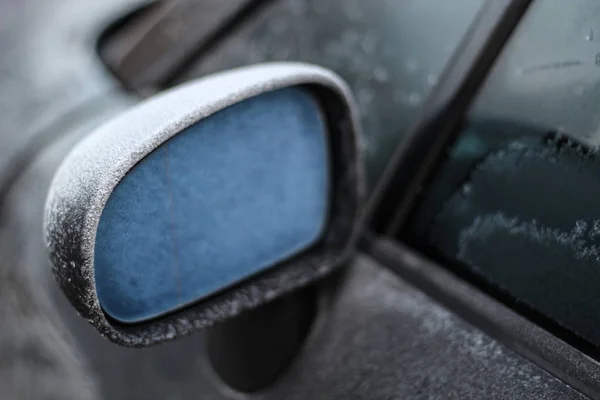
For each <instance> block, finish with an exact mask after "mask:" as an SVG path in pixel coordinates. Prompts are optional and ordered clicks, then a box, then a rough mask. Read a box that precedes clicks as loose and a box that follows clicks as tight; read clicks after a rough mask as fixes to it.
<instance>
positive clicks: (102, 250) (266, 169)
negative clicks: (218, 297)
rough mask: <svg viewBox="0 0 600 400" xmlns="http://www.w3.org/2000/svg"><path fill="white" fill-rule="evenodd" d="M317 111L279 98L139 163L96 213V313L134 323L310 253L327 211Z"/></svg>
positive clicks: (219, 117)
mask: <svg viewBox="0 0 600 400" xmlns="http://www.w3.org/2000/svg"><path fill="white" fill-rule="evenodd" d="M329 180H330V166H329V149H328V138H327V131H326V123H325V119H324V116H323V114H322V113H321V109H320V106H319V103H318V101H317V100H316V99H315V98H314V97H313V96H312V95H311V94H310V93H309V92H308V91H307V90H305V89H302V88H286V89H281V90H277V91H274V92H270V93H266V94H262V95H259V96H257V97H254V98H251V99H248V100H244V101H242V102H240V103H237V104H235V105H233V106H230V107H228V108H226V109H224V110H222V111H219V112H217V113H215V114H213V115H212V116H210V117H208V118H205V119H203V120H201V121H199V122H197V123H196V124H194V125H192V126H190V127H189V128H187V129H185V130H183V131H182V132H180V133H179V134H177V135H175V136H174V137H172V138H171V139H170V140H168V141H167V142H165V143H164V144H162V145H161V146H159V147H158V148H157V149H156V150H155V151H153V152H152V153H150V154H149V155H148V156H146V157H145V158H144V159H142V160H141V161H140V162H139V163H138V164H137V165H136V166H135V167H134V168H132V169H131V170H130V171H129V172H128V173H127V174H126V176H125V177H124V178H123V179H122V180H121V182H120V183H119V184H118V185H117V186H116V188H115V190H114V191H113V193H112V194H111V196H110V198H109V199H108V202H107V204H106V206H105V208H104V210H103V213H102V216H101V219H100V222H99V226H98V230H97V235H96V243H95V250H94V272H95V282H96V289H97V293H98V299H99V301H100V305H101V306H102V308H103V309H104V311H105V312H106V313H107V314H108V315H109V316H110V317H112V318H114V319H116V320H118V321H120V322H124V323H136V322H141V321H145V320H148V319H151V318H155V317H158V316H160V315H163V314H165V313H168V312H171V311H174V310H176V309H178V308H181V307H183V306H185V305H188V304H190V303H193V302H195V301H198V300H200V299H202V298H206V297H207V296H210V295H213V294H215V293H217V292H219V291H221V290H223V289H225V288H227V287H230V286H231V285H233V284H236V283H238V282H240V281H242V280H244V279H246V278H248V277H250V276H252V275H254V274H257V273H259V272H262V271H264V270H266V269H268V268H269V267H272V266H274V265H275V264H276V263H278V262H280V261H283V260H284V259H287V258H289V257H291V256H293V255H295V254H298V253H299V252H301V251H303V250H305V249H307V248H308V247H309V246H311V245H313V244H315V243H316V242H317V241H318V239H319V238H320V236H321V234H322V232H323V231H324V229H325V225H326V220H327V211H328V204H329Z"/></svg>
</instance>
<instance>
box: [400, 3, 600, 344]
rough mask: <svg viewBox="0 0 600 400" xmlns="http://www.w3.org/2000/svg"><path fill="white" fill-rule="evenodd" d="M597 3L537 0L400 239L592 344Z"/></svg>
mask: <svg viewBox="0 0 600 400" xmlns="http://www.w3.org/2000/svg"><path fill="white" fill-rule="evenodd" d="M599 100H600V3H598V2H596V1H591V0H574V1H569V2H566V1H562V0H537V1H534V2H533V4H532V6H531V7H530V9H529V10H528V12H527V14H526V16H525V18H524V20H523V21H522V22H521V24H520V25H519V27H518V28H517V30H516V32H515V33H514V35H513V37H512V38H511V39H510V41H509V43H508V44H507V46H506V47H505V49H504V50H503V52H502V54H501V56H500V58H499V60H498V62H497V64H496V65H495V67H494V68H493V70H492V72H491V74H490V76H489V77H488V79H487V81H486V83H485V84H484V87H483V88H482V90H481V91H480V93H479V94H478V96H477V98H476V100H475V102H474V104H473V105H472V108H471V110H470V111H469V113H468V115H467V117H466V120H465V121H464V125H463V128H462V130H461V133H460V136H459V138H458V140H457V141H456V142H455V143H454V145H453V147H452V148H451V149H450V150H449V152H448V157H447V160H446V161H445V162H444V164H443V166H442V167H441V169H440V171H439V173H438V174H437V176H436V177H435V178H434V179H433V181H432V183H431V186H430V187H429V189H428V191H427V194H426V195H425V196H424V198H423V200H422V201H421V202H420V206H419V209H418V211H417V213H416V214H415V215H416V216H415V217H414V218H413V219H412V220H411V223H410V228H409V229H408V231H407V232H408V233H407V235H408V238H409V239H408V240H410V241H412V242H413V243H417V244H418V245H420V246H421V247H423V248H426V249H427V251H429V252H431V253H432V254H436V255H437V257H439V258H440V259H443V260H444V261H445V262H447V263H449V264H452V265H454V266H455V267H456V269H457V270H458V271H460V272H463V273H466V274H467V275H469V276H473V277H477V279H480V280H481V281H482V282H483V283H484V284H485V285H487V286H488V287H490V288H491V290H493V291H494V292H496V293H498V294H499V296H501V297H503V298H507V299H510V301H511V302H513V304H518V305H519V307H521V308H522V309H524V310H526V312H527V313H531V315H539V317H540V318H541V319H544V320H545V321H547V323H549V324H551V325H552V326H554V327H555V328H556V329H558V330H559V331H561V332H562V331H565V332H566V331H569V332H572V333H575V336H577V337H579V338H583V339H584V341H585V342H586V343H587V342H589V343H592V344H599V343H600V317H598V310H600V296H599V295H598V293H599V288H600V211H599V210H600V207H599V206H598V205H599V204H600V153H599V148H598V146H599V145H600V101H599Z"/></svg>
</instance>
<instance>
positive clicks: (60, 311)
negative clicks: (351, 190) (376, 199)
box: [0, 0, 600, 400]
mask: <svg viewBox="0 0 600 400" xmlns="http://www.w3.org/2000/svg"><path fill="white" fill-rule="evenodd" d="M203 2H204V0H198V1H196V3H197V4H198V7H202V4H203ZM225 3H226V2H218V1H217V2H215V1H208V0H207V1H206V5H205V6H206V7H207V9H209V7H212V8H210V9H211V10H212V11H215V10H216V9H217V8H219V7H227V5H225ZM482 4H483V1H480V0H460V1H459V0H455V1H452V2H448V1H442V0H424V1H419V2H416V1H400V0H397V1H386V0H375V1H366V0H365V1H360V0H348V1H335V0H275V1H267V2H261V5H260V7H255V8H253V9H251V10H250V12H247V13H245V14H243V18H242V17H238V18H235V19H234V20H233V22H232V20H228V21H227V24H225V21H224V22H223V23H222V24H218V23H216V24H214V26H215V29H217V28H219V27H222V26H225V27H226V28H227V29H225V30H222V31H220V32H219V35H218V37H217V39H215V40H212V41H211V42H210V43H209V45H206V46H205V47H203V48H202V49H201V51H200V50H197V51H195V53H194V56H193V57H192V58H191V59H189V60H187V61H186V63H184V64H182V65H183V67H182V68H180V69H178V70H177V71H176V73H175V74H174V75H173V76H171V77H170V78H169V80H168V82H166V83H165V82H163V81H160V80H157V81H156V84H155V85H148V86H147V87H142V89H147V90H148V91H147V92H146V93H143V92H144V90H137V93H136V92H132V91H130V90H129V91H128V90H125V88H124V83H123V82H122V81H119V80H118V79H117V78H116V77H115V71H110V70H109V68H108V67H107V66H106V63H105V62H104V61H103V60H102V58H101V57H100V53H102V51H100V52H99V51H98V42H99V40H100V38H102V37H103V35H105V32H107V29H108V28H109V27H110V26H112V25H114V24H115V23H117V21H119V20H120V19H121V18H123V17H125V16H126V15H128V14H129V13H130V12H133V11H135V10H137V9H139V8H140V7H142V6H145V5H146V2H145V1H138V0H127V1H122V0H105V1H81V0H53V1H48V0H23V1H19V2H15V1H12V0H2V1H1V2H0V50H1V52H2V54H3V56H2V57H1V58H0V93H1V97H0V171H1V173H0V189H1V190H2V192H1V195H2V198H1V201H2V203H1V206H2V208H1V209H0V213H1V214H0V216H1V218H2V223H1V225H0V260H2V261H1V263H0V320H1V321H2V322H1V323H0V392H1V393H3V394H2V396H1V397H2V398H6V399H11V398H15V399H27V398H31V399H37V398H40V399H41V398H44V399H104V398H106V399H115V400H116V399H153V398H157V399H191V398H197V399H240V398H244V399H245V398H248V399H254V398H256V399H282V398H284V399H309V398H318V399H464V398H486V399H506V398H509V399H551V398H552V399H553V398H560V399H583V398H588V397H590V396H594V395H597V394H599V393H600V384H599V383H598V382H600V364H598V362H597V361H595V360H594V359H593V358H590V357H589V356H588V355H586V354H584V353H583V352H581V351H580V350H578V349H576V348H574V347H572V346H571V345H570V344H567V343H566V342H564V341H563V340H562V339H558V338H557V337H556V336H554V334H553V333H551V332H548V331H546V330H545V329H543V328H541V327H539V326H537V325H535V324H533V323H532V322H530V321H529V320H528V319H526V318H525V317H523V316H521V315H520V314H517V312H515V311H513V310H512V309H510V308H508V307H507V306H505V305H504V304H502V303H501V302H499V301H498V300H496V299H494V298H492V297H491V296H489V295H488V294H487V293H486V292H484V291H482V290H480V289H479V288H477V287H476V286H475V285H473V284H472V283H469V282H467V281H465V280H463V279H462V278H459V277H457V276H455V275H453V274H452V273H451V272H448V271H447V270H446V269H445V268H443V267H441V266H439V265H438V264H436V263H434V262H432V261H430V260H428V259H427V258H424V257H422V256H421V255H419V254H417V253H416V252H414V251H412V249H411V248H409V247H407V246H405V245H402V244H400V243H396V242H395V241H393V240H389V239H386V238H381V239H379V240H378V241H377V242H376V243H375V244H374V245H373V246H372V251H371V252H370V253H367V252H362V251H360V252H358V254H356V256H355V258H354V260H353V261H352V262H351V263H350V265H348V266H347V267H346V268H344V271H343V272H342V273H339V274H336V275H334V276H332V277H331V278H329V279H327V280H325V281H324V282H322V283H320V284H319V285H318V286H317V287H313V288H310V289H307V292H302V293H299V294H295V295H294V296H296V297H297V298H292V300H290V301H289V304H288V303H285V302H284V303H280V307H281V308H280V309H278V310H275V311H273V310H270V314H269V315H271V316H273V315H277V318H275V320H276V321H275V322H273V321H270V322H262V324H264V325H260V324H259V323H258V322H256V320H251V321H250V323H245V321H241V322H240V325H239V326H242V327H244V326H245V327H248V326H252V324H259V325H258V326H259V327H261V329H262V330H263V331H265V332H266V331H268V330H269V329H281V330H282V331H285V329H292V328H293V324H294V322H293V321H295V320H294V318H293V317H294V316H296V313H297V315H300V316H302V315H304V311H302V310H301V309H302V307H304V306H303V305H302V304H305V303H304V302H305V301H306V300H305V298H306V297H310V300H309V301H310V302H312V303H311V306H310V307H313V306H314V308H315V310H316V311H314V320H313V321H312V323H311V324H310V326H309V328H308V330H307V332H303V333H302V334H300V335H299V336H301V339H302V340H300V339H297V340H295V342H294V343H296V342H297V343H296V344H295V347H294V352H293V353H291V354H288V355H285V356H284V357H282V358H283V361H282V360H279V361H274V363H275V364H276V365H278V366H282V365H283V366H284V367H281V368H278V369H277V370H276V371H275V372H273V373H268V374H267V375H268V376H267V377H266V378H265V376H260V375H261V374H258V376H260V377H257V378H256V379H257V380H261V379H262V380H264V381H265V382H264V384H262V385H260V387H256V388H253V390H252V393H243V391H242V390H241V389H240V388H239V387H238V388H236V387H235V386H236V385H232V384H230V383H231V382H229V381H228V379H227V374H228V373H227V372H224V375H221V374H219V373H218V370H219V368H218V367H219V365H218V364H219V362H221V363H222V364H228V363H229V364H231V362H234V363H235V361H236V358H235V357H236V355H235V354H230V353H231V352H233V353H235V351H230V352H227V351H223V352H222V353H218V354H217V355H215V354H212V355H211V352H213V353H214V350H211V349H214V348H220V349H223V348H229V349H233V350H235V349H238V350H239V349H242V350H244V349H246V350H247V348H246V347H244V346H241V345H240V346H239V348H238V347H236V346H237V345H238V342H239V341H240V340H241V338H243V337H244V335H242V336H241V337H240V336H239V335H237V336H236V335H231V329H229V330H228V327H227V326H225V327H216V328H215V330H214V331H213V332H208V333H206V334H196V335H191V336H189V337H187V338H184V339H181V340H178V341H176V342H174V343H171V344H168V345H162V346H157V347H151V348H144V349H129V348H122V347H119V346H117V345H115V344H112V343H110V342H108V341H106V340H105V339H103V338H102V337H100V335H98V334H97V333H96V332H95V331H94V330H93V328H92V327H91V326H89V325H88V324H87V323H86V322H85V321H84V320H83V319H80V318H79V317H78V316H77V315H76V313H75V311H74V310H73V309H72V308H71V307H70V305H69V304H68V303H67V301H66V299H65V298H64V297H63V295H62V293H60V291H59V289H58V287H57V285H56V284H55V282H54V281H53V279H52V277H51V274H50V268H49V265H48V258H47V253H46V249H45V247H44V243H43V237H42V219H43V208H44V202H45V197H46V193H47V190H48V186H49V185H50V181H51V179H52V177H53V174H54V172H55V170H56V169H57V167H58V165H59V164H60V162H61V161H62V159H63V158H64V157H65V155H66V154H67V153H68V151H69V150H70V149H71V148H72V146H73V145H74V144H75V143H76V142H77V141H78V140H79V139H80V138H82V137H83V136H85V135H86V134H87V133H88V132H89V131H90V130H91V129H92V128H93V127H95V126H96V125H98V124H99V123H100V122H102V121H104V120H107V119H109V118H111V117H113V116H114V115H116V114H117V113H119V111H121V110H123V109H125V108H126V107H129V106H130V105H133V104H135V103H136V102H138V101H139V100H140V98H142V94H140V93H143V94H147V93H149V92H150V91H156V90H160V89H163V88H165V87H167V86H170V85H172V84H175V83H177V82H182V81H185V80H188V79H191V78H194V77H198V76H203V75H206V74H209V73H212V72H216V71H220V70H224V69H229V68H233V67H237V66H242V65H248V64H253V63H258V62H263V61H272V60H296V61H305V62H311V63H315V64H318V65H321V66H324V67H327V68H330V69H332V70H334V71H336V72H337V73H339V74H340V75H341V76H342V77H343V78H344V79H345V80H346V81H347V82H348V83H349V84H350V86H351V88H352V90H353V91H354V93H355V95H356V97H357V100H358V103H359V107H360V110H361V113H362V119H363V121H362V122H363V126H364V131H365V138H364V151H365V155H366V156H365V158H366V164H367V170H368V177H369V185H370V187H373V186H374V185H375V181H376V180H377V179H378V177H379V176H380V175H381V173H382V171H383V170H384V168H385V166H386V165H387V163H388V161H389V159H390V157H391V155H392V152H393V149H394V148H395V146H396V144H397V143H398V142H399V141H400V139H401V138H402V137H403V134H404V133H405V132H406V131H407V130H408V128H409V126H410V125H411V124H412V123H413V122H414V121H415V119H416V118H417V116H418V112H419V109H420V106H421V105H422V104H423V103H424V102H425V99H426V98H427V97H428V96H429V95H430V93H431V91H432V90H433V88H434V87H435V86H436V84H437V83H438V81H439V79H440V75H441V73H442V71H443V69H444V68H445V66H446V65H447V63H448V62H449V60H450V59H451V57H452V55H453V54H454V53H455V51H456V50H457V48H458V46H459V43H460V42H461V40H462V39H463V37H464V36H465V35H468V34H469V27H470V24H471V23H472V21H473V20H474V19H475V18H476V16H477V14H478V12H479V10H480V9H481V7H482ZM217 14H218V13H217ZM199 15H201V13H199ZM214 21H218V18H217V17H214V18H213V20H212V23H214ZM101 50H102V49H101ZM117 75H118V74H117ZM126 84H127V82H125V86H127V85H126ZM133 86H135V85H133ZM138 89H139V88H138ZM313 303H314V304H313ZM298 304H300V305H298ZM276 307H277V306H276ZM299 309H300V311H298V310H299ZM290 316H291V317H290ZM286 317H287V318H288V319H286ZM290 318H291V321H292V322H290ZM239 326H237V327H234V328H233V329H239ZM221 329H222V330H221ZM248 329H251V328H248ZM300 330H301V329H300ZM215 332H216V333H215ZM294 332H296V333H297V330H294ZM287 334H288V335H290V336H293V334H292V333H291V332H289V333H287ZM211 335H212V339H211ZM215 335H216V336H217V337H218V338H221V340H222V342H219V341H218V340H216V339H215ZM228 335H231V336H228ZM252 337H253V336H252V334H251V333H250V332H249V333H248V335H247V336H246V338H247V340H249V341H250V340H252V339H251V338H252ZM207 343H208V346H207ZM262 345H263V346H264V343H263V344H262ZM211 346H213V347H211ZM260 346H261V343H260V341H258V343H257V344H256V347H257V348H258V349H260V348H261V347H260ZM284 348H285V349H287V348H288V347H285V346H284ZM242 350H240V351H242ZM285 351H288V350H281V352H282V353H284V352H285ZM219 357H221V358H219ZM227 357H231V360H227V359H226V358H227ZM258 357H260V356H258ZM211 358H212V361H211ZM250 358H252V357H250ZM215 360H220V361H215ZM215 364H216V366H217V368H215ZM249 365H250V368H251V367H252V366H253V365H252V364H251V363H250V364H249ZM258 365H260V364H258ZM254 368H260V367H254ZM215 369H216V370H217V371H216V370H215ZM229 369H231V367H224V369H223V370H224V371H228V370H229ZM234 369H235V368H234ZM246 372H247V371H246ZM247 373H248V372H247ZM232 375H233V378H231V379H232V380H233V381H235V380H236V378H235V375H236V373H235V371H234V372H233V373H232ZM238 386H240V385H238ZM241 386H243V384H242V385H241Z"/></svg>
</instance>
